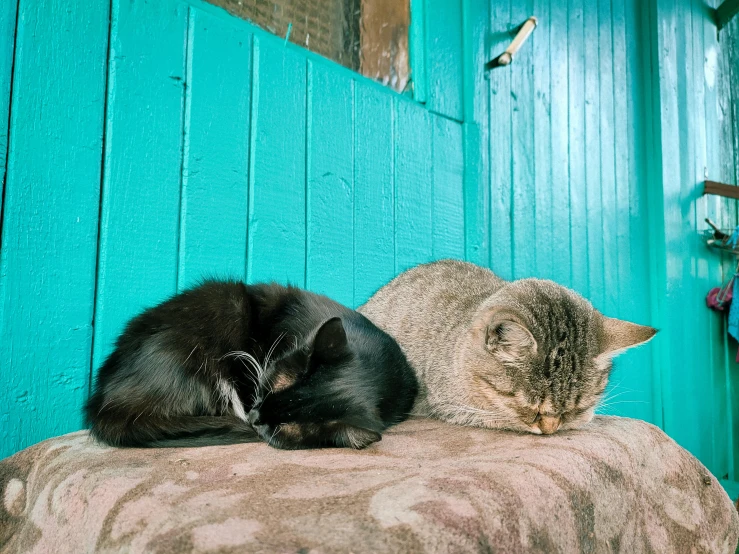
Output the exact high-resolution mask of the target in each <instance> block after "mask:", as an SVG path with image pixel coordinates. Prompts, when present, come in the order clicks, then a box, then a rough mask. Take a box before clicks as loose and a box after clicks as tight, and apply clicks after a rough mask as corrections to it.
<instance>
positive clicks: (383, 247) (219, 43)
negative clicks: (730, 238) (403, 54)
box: [0, 0, 739, 479]
mask: <svg viewBox="0 0 739 554" xmlns="http://www.w3.org/2000/svg"><path fill="white" fill-rule="evenodd" d="M11 4H12V5H11ZM413 14H414V17H415V19H414V24H413V29H412V37H411V39H412V41H411V46H412V52H411V55H412V61H413V67H414V79H415V81H416V82H415V90H416V100H415V101H414V100H413V99H410V98H408V97H404V96H400V95H397V94H395V93H393V92H392V91H389V90H387V89H384V88H383V87H381V86H379V85H376V84H374V83H371V82H369V81H368V80H366V79H364V78H362V77H359V76H357V75H355V74H353V73H351V72H349V71H347V70H345V69H343V68H341V67H338V66H337V65H336V64H333V63H331V62H329V61H327V60H324V59H322V58H320V57H318V56H315V55H312V54H310V53H307V52H305V51H303V50H301V49H299V48H297V47H294V46H292V45H285V43H284V40H282V39H280V38H277V37H273V36H270V35H269V34H267V33H264V32H261V31H259V30H257V29H255V28H253V27H252V26H250V25H249V24H247V23H245V22H242V21H239V20H236V19H234V18H232V17H230V16H228V15H226V14H225V12H222V11H220V10H218V9H215V8H213V7H211V6H209V5H207V4H204V3H202V2H200V0H161V1H159V2H150V3H146V2H143V1H142V0H134V1H133V2H130V1H124V0H113V1H112V3H111V4H110V5H108V3H99V2H85V1H82V0H79V1H78V2H76V3H75V2H72V3H69V2H61V1H59V0H20V1H19V2H18V3H17V5H16V2H6V3H3V4H2V5H1V6H0V41H2V42H0V122H5V121H7V122H8V124H7V125H5V124H4V123H3V124H0V175H2V176H3V183H4V188H3V191H4V192H3V196H2V203H3V205H2V206H0V208H1V212H0V213H2V214H3V215H2V221H1V222H0V233H1V234H0V241H1V242H0V245H1V246H2V251H1V252H0V360H1V362H0V363H2V366H1V367H0V457H2V456H4V455H7V454H10V453H12V452H14V451H16V450H18V449H20V448H23V447H25V446H27V445H29V444H32V443H34V442H36V441H38V440H41V439H43V438H46V437H48V436H51V435H55V434H59V433H64V432H67V431H71V430H75V429H78V428H79V427H80V426H81V424H82V422H81V417H80V412H79V410H80V407H81V405H82V403H83V402H84V399H85V398H86V396H87V394H88V391H89V387H90V383H91V376H92V375H93V374H94V371H95V369H96V368H97V367H98V366H99V364H100V363H101V361H102V359H103V358H104V357H105V356H106V355H107V353H108V352H109V351H110V348H111V345H112V341H113V340H114V338H115V336H116V335H117V333H118V332H120V330H121V328H122V325H123V324H124V323H125V321H126V320H127V319H128V318H129V317H131V316H132V315H133V314H135V313H136V312H137V311H139V310H140V309H141V308H142V307H144V306H148V305H151V304H153V303H156V302H158V301H160V300H161V299H163V298H165V297H167V296H168V295H170V294H172V293H174V292H176V291H177V290H181V289H182V288H183V287H185V286H187V285H188V284H190V283H192V282H193V281H195V280H196V279H198V278H199V277H200V276H202V275H217V276H226V275H229V276H235V277H241V278H245V279H247V280H249V281H259V280H265V279H277V280H280V281H288V280H289V281H291V282H293V283H296V284H298V285H301V286H307V287H308V288H310V289H312V290H316V291H319V292H323V293H326V294H329V295H330V296H333V297H334V298H336V299H337V300H339V301H342V302H344V303H346V304H349V305H352V306H356V305H359V304H360V303H361V302H363V301H364V300H365V299H366V298H368V297H369V295H371V294H372V292H373V291H374V290H375V289H376V288H378V287H379V286H380V285H381V284H383V283H384V282H386V281H387V280H388V279H390V278H391V277H392V276H394V275H395V274H397V273H398V272H400V271H402V270H404V269H406V268H407V267H410V266H412V265H415V264H417V263H420V262H424V261H428V260H431V259H436V258H442V257H458V258H463V257H466V258H467V259H470V260H472V261H474V262H476V263H479V264H482V265H488V266H490V267H492V268H493V269H494V270H496V271H497V272H499V273H500V274H501V275H502V276H504V277H507V278H514V277H522V276H529V275H534V276H538V277H545V278H552V279H554V280H556V281H559V282H560V283H562V284H565V285H568V286H571V287H573V288H575V289H576V290H578V291H579V292H581V293H583V294H585V295H586V296H588V297H589V298H591V300H592V301H593V303H594V304H595V305H596V306H597V307H598V308H599V309H601V310H602V311H604V312H605V313H607V314H608V315H613V316H617V317H624V318H628V319H631V320H633V321H637V322H640V323H651V324H656V325H658V326H660V327H661V328H662V333H660V335H659V337H658V339H656V340H655V341H654V343H653V344H652V345H650V346H649V347H646V348H643V349H640V350H638V351H636V352H634V353H629V354H627V355H625V356H623V357H622V358H620V359H619V360H618V363H617V365H616V371H615V374H614V378H613V381H612V391H611V393H610V400H609V401H608V405H607V406H606V407H605V411H607V412H609V413H615V414H620V415H629V416H634V417H641V418H643V419H646V420H648V421H652V422H654V423H656V424H657V425H661V426H663V427H664V428H665V429H666V430H667V431H668V432H669V433H670V434H671V435H672V436H673V437H675V438H676V439H677V440H678V441H679V442H680V443H681V444H683V445H684V446H686V447H688V448H689V449H691V451H693V452H694V453H696V454H697V455H698V456H699V457H700V458H701V460H702V461H703V462H704V463H706V464H707V465H708V466H709V468H710V469H711V470H712V471H714V472H715V473H716V474H717V475H718V476H719V477H728V478H730V479H736V460H737V459H739V456H738V455H737V452H736V450H737V443H736V442H732V441H734V439H733V436H734V434H735V429H736V423H735V422H737V421H739V419H738V418H737V402H736V400H732V398H734V399H735V398H737V396H736V394H735V392H736V390H737V368H736V366H735V364H733V363H731V362H730V360H731V359H732V357H733V355H734V353H733V352H730V350H729V349H728V348H727V344H726V341H725V340H724V337H725V333H724V329H723V323H722V320H721V318H720V317H718V316H716V315H715V314H712V313H709V312H708V311H707V310H705V309H704V307H703V306H704V304H703V296H704V295H705V292H706V291H707V290H708V289H709V288H710V287H712V286H715V285H716V284H718V282H720V281H721V279H722V277H723V276H724V274H725V272H726V271H727V270H728V263H727V262H724V264H723V266H722V265H721V261H720V260H718V259H717V258H716V256H715V255H714V254H712V253H710V252H707V251H706V250H705V248H703V246H702V244H701V243H700V241H699V239H698V236H697V232H696V230H697V229H701V228H703V225H702V224H701V221H702V219H703V217H705V214H708V215H710V216H711V217H712V218H714V219H716V220H719V221H721V222H722V223H723V224H725V225H728V226H732V225H734V224H735V222H736V218H737V214H736V208H735V206H734V204H733V203H730V202H726V201H717V200H715V199H704V198H700V192H699V191H700V183H701V182H702V180H703V178H704V174H705V175H708V176H709V177H714V178H717V179H718V178H723V179H725V180H730V177H729V176H728V175H730V174H731V172H732V171H733V172H734V175H736V171H737V169H736V167H737V166H736V161H735V160H737V159H739V156H737V153H738V152H739V148H737V147H736V137H737V136H739V133H738V132H737V131H736V128H737V123H736V119H733V120H731V119H730V118H728V119H727V117H726V115H725V114H726V113H727V110H726V104H727V102H728V103H729V105H732V104H731V102H732V100H731V98H733V97H730V98H729V99H728V100H727V96H730V95H731V94H732V91H734V92H733V94H735V91H736V90H738V89H737V88H736V83H735V81H734V85H733V88H732V85H731V79H734V80H736V72H733V73H732V70H731V68H732V67H733V66H732V63H733V62H732V61H731V60H734V59H736V58H732V57H731V56H735V54H733V53H732V52H734V50H731V48H730V47H729V45H731V44H735V40H734V42H732V41H730V40H726V39H722V41H717V40H716V35H715V28H712V22H711V21H710V19H709V17H710V14H709V13H708V12H707V11H706V10H705V9H703V8H702V7H701V5H700V3H699V2H698V0H695V1H693V2H691V1H690V0H674V1H672V2H666V1H663V0H651V1H650V2H638V1H637V0H599V1H597V2H589V1H587V0H568V2H557V1H554V0H528V1H524V2H512V1H510V0H506V1H503V0H459V1H456V0H455V1H451V2H450V1H447V0H425V1H422V0H418V1H416V0H414V2H413ZM532 14H534V15H536V16H537V17H539V19H540V23H541V24H540V27H539V28H538V29H537V30H536V32H535V33H534V36H533V39H532V40H531V41H530V42H529V43H527V44H526V45H525V47H524V48H523V49H522V51H521V53H520V55H519V57H517V59H516V61H515V62H514V64H513V65H512V66H511V67H508V68H501V69H496V70H493V71H491V72H485V71H484V70H483V66H484V64H485V62H486V61H488V59H490V58H491V57H492V56H494V55H496V54H498V53H499V52H500V51H502V49H503V48H504V47H505V46H506V45H507V43H508V41H509V40H510V38H511V34H510V31H511V30H512V29H514V28H515V26H516V25H518V24H520V23H521V22H522V21H523V20H524V19H525V18H526V17H528V16H529V15H532ZM734 33H735V31H734ZM724 36H725V37H730V36H734V37H736V36H737V34H736V33H735V34H734V35H731V34H729V33H727V34H726V35H724ZM685 60H687V62H686V61H685ZM711 75H713V76H714V80H713V81H711V80H710V77H711ZM727 76H728V77H727ZM727 79H728V80H727ZM734 105H735V104H734ZM729 111H730V110H729ZM732 125H733V126H732ZM732 141H733V142H732ZM722 149H723V150H722ZM722 151H731V152H732V153H733V156H734V157H732V158H731V159H732V160H734V161H732V162H727V161H726V160H727V158H728V157H729V156H725V155H722V154H721V152H722ZM732 395H733V397H732Z"/></svg>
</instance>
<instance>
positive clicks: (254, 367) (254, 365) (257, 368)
mask: <svg viewBox="0 0 739 554" xmlns="http://www.w3.org/2000/svg"><path fill="white" fill-rule="evenodd" d="M223 358H236V359H237V360H239V361H240V362H241V363H242V364H243V365H244V367H245V368H246V369H247V370H249V373H248V374H247V375H249V377H250V378H251V379H252V382H254V384H255V385H258V384H259V383H261V382H262V379H263V377H264V368H263V367H262V366H261V365H260V364H259V360H257V359H256V358H255V357H254V356H252V355H251V354H249V353H248V352H241V351H234V352H228V353H227V354H224V355H223V356H221V358H220V359H221V360H222V359H223ZM246 362H248V363H249V365H247V364H246Z"/></svg>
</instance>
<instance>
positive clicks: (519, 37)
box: [485, 16, 539, 70]
mask: <svg viewBox="0 0 739 554" xmlns="http://www.w3.org/2000/svg"><path fill="white" fill-rule="evenodd" d="M538 24H539V21H538V20H537V19H536V17H534V16H531V17H529V18H528V19H527V20H526V21H524V23H523V25H521V28H520V29H519V30H518V33H516V36H515V37H514V39H513V42H511V44H510V45H509V46H508V48H506V49H505V52H503V53H502V54H501V55H500V56H498V57H497V58H494V59H492V60H490V61H489V62H488V63H486V64H485V70H490V69H495V68H496V67H501V66H504V65H510V64H511V62H513V56H515V55H516V52H518V50H519V49H520V48H521V46H523V43H524V42H526V39H528V38H529V36H531V33H533V32H534V29H536V26H537V25H538Z"/></svg>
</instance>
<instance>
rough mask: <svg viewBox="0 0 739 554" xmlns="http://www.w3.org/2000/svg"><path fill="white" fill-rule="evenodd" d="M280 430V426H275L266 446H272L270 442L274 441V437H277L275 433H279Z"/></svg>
mask: <svg viewBox="0 0 739 554" xmlns="http://www.w3.org/2000/svg"><path fill="white" fill-rule="evenodd" d="M280 429H282V425H276V426H275V430H274V432H273V433H272V436H271V437H270V438H269V440H268V441H267V444H269V445H272V441H273V440H274V438H275V435H277V433H278V432H279V430H280Z"/></svg>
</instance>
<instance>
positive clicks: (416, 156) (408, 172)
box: [394, 99, 433, 274]
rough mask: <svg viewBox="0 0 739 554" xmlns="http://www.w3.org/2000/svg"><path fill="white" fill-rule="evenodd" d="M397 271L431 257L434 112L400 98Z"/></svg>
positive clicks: (396, 198) (396, 202)
mask: <svg viewBox="0 0 739 554" xmlns="http://www.w3.org/2000/svg"><path fill="white" fill-rule="evenodd" d="M395 109H396V110H397V115H396V127H395V154H394V157H395V164H394V165H395V176H394V179H395V272H396V274H397V273H400V272H401V271H405V270H406V269H408V268H410V267H413V266H415V265H418V264H421V263H426V262H429V261H431V259H432V256H433V252H432V250H433V238H432V233H433V229H432V222H431V217H432V183H433V181H432V173H431V172H432V169H431V116H430V115H429V113H428V112H427V111H426V110H424V109H423V108H421V107H420V106H418V105H416V104H414V103H412V102H408V101H405V100H404V99H397V100H396V107H395Z"/></svg>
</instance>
